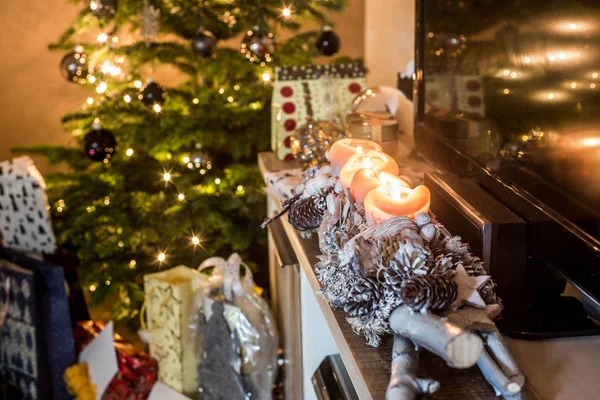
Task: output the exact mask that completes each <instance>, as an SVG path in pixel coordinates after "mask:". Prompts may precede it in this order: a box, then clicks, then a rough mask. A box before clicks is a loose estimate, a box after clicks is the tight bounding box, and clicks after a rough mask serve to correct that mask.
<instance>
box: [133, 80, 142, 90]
mask: <svg viewBox="0 0 600 400" xmlns="http://www.w3.org/2000/svg"><path fill="white" fill-rule="evenodd" d="M133 86H135V87H136V88H138V89H139V88H141V87H142V81H134V82H133Z"/></svg>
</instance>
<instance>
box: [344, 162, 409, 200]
mask: <svg viewBox="0 0 600 400" xmlns="http://www.w3.org/2000/svg"><path fill="white" fill-rule="evenodd" d="M391 182H397V183H398V185H400V186H403V187H405V188H408V189H410V185H409V184H408V183H406V182H405V181H404V180H402V179H400V178H398V177H397V176H395V175H392V174H390V173H389V172H385V171H381V172H377V171H376V170H374V169H372V168H363V169H359V170H358V171H356V174H354V177H353V178H352V183H351V184H350V194H352V198H353V199H354V201H356V202H357V203H363V202H364V201H365V197H367V194H368V193H369V192H370V191H371V190H373V189H376V188H378V187H380V186H389V185H390V184H391Z"/></svg>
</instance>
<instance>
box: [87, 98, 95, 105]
mask: <svg viewBox="0 0 600 400" xmlns="http://www.w3.org/2000/svg"><path fill="white" fill-rule="evenodd" d="M87 103H88V104H90V105H92V104H94V99H92V98H91V97H88V98H87Z"/></svg>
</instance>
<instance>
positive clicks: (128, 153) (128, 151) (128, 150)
mask: <svg viewBox="0 0 600 400" xmlns="http://www.w3.org/2000/svg"><path fill="white" fill-rule="evenodd" d="M125 155H126V156H127V157H131V156H132V155H133V149H132V148H129V149H127V151H125Z"/></svg>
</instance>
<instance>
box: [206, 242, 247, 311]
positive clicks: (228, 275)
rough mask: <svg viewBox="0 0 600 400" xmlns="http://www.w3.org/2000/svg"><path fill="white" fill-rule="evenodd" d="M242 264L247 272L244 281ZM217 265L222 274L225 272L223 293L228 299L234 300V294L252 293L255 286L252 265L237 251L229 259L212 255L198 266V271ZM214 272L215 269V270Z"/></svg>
mask: <svg viewBox="0 0 600 400" xmlns="http://www.w3.org/2000/svg"><path fill="white" fill-rule="evenodd" d="M240 266H243V267H244V269H245V272H246V275H245V278H244V283H243V285H242V283H241V279H240ZM211 267H215V268H217V270H218V271H219V273H220V274H223V293H224V294H225V298H226V299H227V300H228V301H232V297H233V294H234V293H235V294H236V295H241V294H242V293H244V292H246V293H251V292H252V290H253V288H254V279H253V276H252V271H251V270H250V267H248V265H247V264H246V263H245V262H243V261H242V259H241V257H240V256H239V255H238V254H237V253H233V254H232V255H231V256H230V257H229V259H227V261H225V259H224V258H221V257H211V258H207V259H206V260H204V262H203V263H202V264H200V266H199V267H198V271H199V272H202V271H203V270H205V269H208V268H211ZM213 274H214V271H213Z"/></svg>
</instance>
